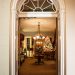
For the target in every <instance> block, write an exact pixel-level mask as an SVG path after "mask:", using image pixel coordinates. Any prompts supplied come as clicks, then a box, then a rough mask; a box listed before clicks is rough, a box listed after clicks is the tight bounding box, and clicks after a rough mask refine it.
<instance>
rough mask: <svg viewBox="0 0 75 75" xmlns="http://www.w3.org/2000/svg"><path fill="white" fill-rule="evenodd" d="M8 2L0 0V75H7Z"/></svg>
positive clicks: (8, 0)
mask: <svg viewBox="0 0 75 75" xmlns="http://www.w3.org/2000/svg"><path fill="white" fill-rule="evenodd" d="M9 2H10V0H0V75H9V18H10V12H9V10H10V8H9V7H10V3H9Z"/></svg>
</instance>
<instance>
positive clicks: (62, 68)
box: [11, 12, 64, 74]
mask: <svg viewBox="0 0 75 75" xmlns="http://www.w3.org/2000/svg"><path fill="white" fill-rule="evenodd" d="M37 14H38V13H37ZM49 14H50V13H49ZM61 14H62V15H61V18H62V19H61V21H63V23H62V22H61V21H60V24H61V26H62V28H64V26H63V25H64V17H63V16H64V13H63V12H62V13H61ZM13 15H14V17H13V18H14V20H15V18H16V16H15V12H13ZM32 15H33V14H32V13H30V15H28V16H32ZM35 15H36V13H35V14H34V17H35ZM39 15H40V14H39ZM19 16H20V15H19ZM22 16H23V15H22ZM37 16H38V15H37ZM41 16H43V15H41ZM44 16H48V17H49V16H51V15H47V14H46V15H44ZM44 16H43V17H44ZM13 18H12V19H13ZM14 20H13V21H14ZM13 21H12V22H13ZM15 22H16V20H15V21H14V27H15ZM12 24H13V23H12ZM58 25H59V22H58ZM14 27H13V28H14ZM58 27H59V26H58ZM58 29H59V28H58ZM61 31H64V30H63V29H62V30H61ZM12 32H14V31H13V30H12ZM60 34H62V35H63V36H64V34H63V33H60ZM12 36H15V35H14V34H13V35H12ZM58 38H59V37H58ZM12 39H13V38H12ZM13 40H14V39H13ZM13 40H12V41H13ZM62 40H63V41H64V37H62ZM13 43H15V41H14V42H13ZM61 43H62V41H61ZM61 43H60V44H61ZM14 45H15V44H14ZM14 45H12V47H13V48H14V49H15V46H14ZM61 48H62V49H61ZM61 48H60V49H61V51H62V50H63V49H64V46H63V45H62V46H61ZM12 52H13V51H12ZM14 52H15V51H14ZM14 52H13V54H14ZM62 53H64V50H63V51H62ZM62 55H63V54H62ZM14 59H15V58H13V55H12V61H14ZM59 59H60V58H59ZM62 61H64V58H63V59H62V60H61V62H62ZM12 64H13V65H14V63H12ZM62 64H63V63H62ZM11 70H12V72H13V71H14V72H13V73H15V71H16V70H15V69H14V68H13V67H12V69H11ZM61 70H62V71H63V72H64V67H61ZM13 73H12V74H13Z"/></svg>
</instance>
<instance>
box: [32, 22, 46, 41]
mask: <svg viewBox="0 0 75 75" xmlns="http://www.w3.org/2000/svg"><path fill="white" fill-rule="evenodd" d="M33 39H34V40H44V39H45V36H44V35H43V34H41V33H40V22H38V33H37V34H36V35H35V36H34V37H33Z"/></svg>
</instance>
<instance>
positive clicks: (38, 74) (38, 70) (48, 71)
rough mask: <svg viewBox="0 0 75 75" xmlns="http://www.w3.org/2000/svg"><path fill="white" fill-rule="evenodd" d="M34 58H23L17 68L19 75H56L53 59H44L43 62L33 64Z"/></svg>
mask: <svg viewBox="0 0 75 75" xmlns="http://www.w3.org/2000/svg"><path fill="white" fill-rule="evenodd" d="M35 61H36V60H35V59H34V58H27V59H25V61H24V63H23V64H22V65H21V67H20V69H19V75H56V64H55V61H51V60H44V64H39V65H38V64H35Z"/></svg>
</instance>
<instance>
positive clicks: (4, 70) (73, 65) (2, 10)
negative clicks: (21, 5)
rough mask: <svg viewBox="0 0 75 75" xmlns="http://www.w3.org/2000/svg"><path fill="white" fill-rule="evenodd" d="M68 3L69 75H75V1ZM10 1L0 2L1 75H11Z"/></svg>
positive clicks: (2, 0)
mask: <svg viewBox="0 0 75 75" xmlns="http://www.w3.org/2000/svg"><path fill="white" fill-rule="evenodd" d="M65 2H66V44H67V45H66V58H67V62H66V63H67V64H66V65H67V74H66V75H75V33H74V32H75V0H65ZM9 17H10V0H0V75H9Z"/></svg>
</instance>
